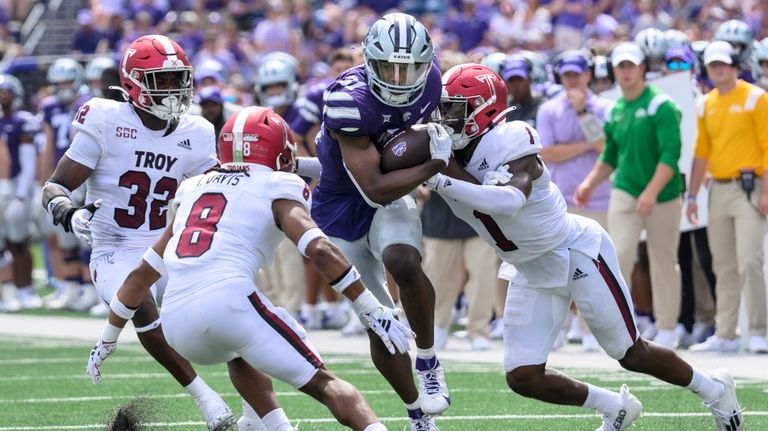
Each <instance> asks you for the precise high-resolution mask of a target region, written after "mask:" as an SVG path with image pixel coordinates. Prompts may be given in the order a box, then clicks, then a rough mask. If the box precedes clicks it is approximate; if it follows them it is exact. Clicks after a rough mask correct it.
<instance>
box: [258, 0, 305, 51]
mask: <svg viewBox="0 0 768 431" xmlns="http://www.w3.org/2000/svg"><path fill="white" fill-rule="evenodd" d="M252 39H253V44H254V47H255V48H256V52H258V53H260V54H262V55H264V54H267V53H270V52H273V51H283V52H287V53H289V54H292V55H296V54H297V53H298V48H299V39H300V35H299V34H298V33H297V32H296V31H294V30H293V25H292V23H291V16H290V14H289V11H288V9H287V5H286V4H285V3H284V2H282V1H277V0H271V1H270V2H269V4H268V5H267V11H266V18H265V19H263V20H262V21H260V22H259V23H258V24H257V25H256V27H255V28H254V29H253V35H252Z"/></svg>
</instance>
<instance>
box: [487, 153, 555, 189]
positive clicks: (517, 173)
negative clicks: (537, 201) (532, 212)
mask: <svg viewBox="0 0 768 431" xmlns="http://www.w3.org/2000/svg"><path fill="white" fill-rule="evenodd" d="M505 165H506V166H507V171H508V172H509V173H510V174H512V178H511V179H510V180H509V181H508V182H507V183H504V184H497V185H499V186H512V187H514V188H516V189H518V190H520V191H521V192H523V194H525V197H526V198H527V197H528V196H530V195H531V191H532V190H533V180H535V179H536V178H538V177H539V176H541V174H542V172H543V169H544V167H543V165H542V164H541V161H540V160H539V156H538V155H537V154H531V155H528V156H525V157H521V158H519V159H517V160H512V161H509V162H507V163H504V164H502V166H505Z"/></svg>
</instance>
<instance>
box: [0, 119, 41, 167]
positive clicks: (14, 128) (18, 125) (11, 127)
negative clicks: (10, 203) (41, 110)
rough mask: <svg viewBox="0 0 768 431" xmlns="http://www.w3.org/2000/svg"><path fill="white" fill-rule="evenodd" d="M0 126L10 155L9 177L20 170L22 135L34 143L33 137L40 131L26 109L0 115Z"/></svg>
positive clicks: (30, 142) (27, 140) (36, 122)
mask: <svg viewBox="0 0 768 431" xmlns="http://www.w3.org/2000/svg"><path fill="white" fill-rule="evenodd" d="M0 127H2V137H3V139H4V140H5V142H6V143H7V144H8V153H9V155H10V157H11V178H15V177H16V175H18V174H19V172H21V162H20V161H19V146H21V141H22V137H25V136H26V139H24V140H25V141H26V142H27V143H29V144H31V145H34V142H33V139H34V136H35V134H36V133H38V132H39V131H40V127H39V124H38V121H37V119H36V118H35V116H34V115H32V114H30V113H29V112H27V111H15V112H12V113H11V115H8V116H3V117H0Z"/></svg>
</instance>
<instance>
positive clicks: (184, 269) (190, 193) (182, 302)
mask: <svg viewBox="0 0 768 431" xmlns="http://www.w3.org/2000/svg"><path fill="white" fill-rule="evenodd" d="M291 140H292V138H290V132H289V130H288V126H287V124H286V122H285V120H283V119H282V118H281V117H280V116H279V115H277V114H276V113H275V112H274V111H272V110H271V109H269V108H263V107H249V108H245V109H243V110H241V111H239V112H238V113H237V114H235V115H234V116H233V117H232V118H230V119H229V120H228V121H227V123H226V124H225V125H224V128H223V129H222V132H221V134H220V137H219V157H220V160H221V162H222V168H221V169H217V170H212V171H210V172H208V173H206V174H204V175H200V176H197V177H194V178H190V179H188V180H186V181H184V182H183V183H182V185H181V186H180V187H179V190H178V193H177V194H176V197H175V198H174V201H173V203H172V204H171V206H172V210H171V212H172V215H171V218H172V220H173V221H172V222H171V224H170V225H169V226H168V228H167V229H166V231H165V234H164V235H163V236H162V237H161V238H160V240H158V242H157V243H155V245H154V247H153V248H150V249H149V250H147V252H146V254H145V255H144V257H143V261H142V262H141V264H140V265H139V266H138V268H137V269H135V270H134V271H133V272H132V273H131V274H130V275H129V276H128V278H127V279H126V282H125V283H124V284H123V286H122V287H121V288H120V290H119V291H118V293H117V295H116V296H115V299H113V302H112V312H111V313H110V316H109V321H108V322H107V324H106V326H105V328H104V331H103V333H102V336H101V339H100V341H99V345H100V346H101V348H102V349H104V352H105V353H107V354H108V353H109V352H110V351H111V350H114V346H115V343H116V341H117V336H118V334H119V332H120V331H121V330H122V327H123V326H124V325H125V322H126V320H127V319H128V318H129V317H130V314H131V312H132V310H133V309H134V308H135V307H136V306H138V305H139V304H140V303H141V299H142V298H143V297H144V295H145V294H146V292H147V291H148V290H149V288H150V286H151V284H152V283H154V282H156V281H157V280H159V279H160V277H161V276H163V275H165V274H167V275H168V287H167V289H166V292H165V298H164V304H163V309H162V312H161V316H162V319H163V326H164V327H165V334H166V336H167V337H168V342H169V343H170V344H171V346H173V347H174V348H175V349H176V350H177V351H178V352H179V353H181V354H182V355H183V356H184V357H186V358H188V359H189V360H191V361H193V362H196V363H201V364H215V363H221V362H227V363H229V365H230V368H232V367H233V366H235V364H237V366H241V367H246V368H250V367H253V368H255V369H258V370H260V371H263V372H265V373H267V374H269V375H271V376H273V377H276V378H279V379H280V380H282V381H284V382H286V383H289V384H290V385H292V386H293V387H295V388H298V389H300V390H301V391H302V392H305V393H306V394H308V395H310V396H312V397H314V398H316V399H317V400H318V401H320V402H322V403H323V404H325V405H326V406H327V407H328V408H329V410H330V411H331V412H332V413H333V415H334V416H335V417H336V419H337V420H338V421H339V422H340V423H341V424H343V425H346V426H348V427H350V428H352V429H354V430H356V431H363V430H364V431H379V430H386V428H385V427H384V426H383V425H382V424H381V423H380V422H379V421H378V419H377V418H376V415H375V414H374V413H373V411H372V410H371V409H370V407H369V406H368V404H367V402H366V401H365V399H364V398H363V396H362V395H361V394H360V392H359V391H358V390H357V389H356V388H355V387H354V386H352V385H350V384H349V383H347V382H345V381H343V380H341V379H339V378H337V377H336V376H334V375H333V374H331V373H330V372H329V371H328V370H327V369H326V368H325V366H324V364H323V361H322V359H321V358H320V356H319V355H318V353H317V352H316V351H315V349H314V348H313V347H312V346H311V345H310V344H308V343H307V341H306V333H305V332H304V330H303V329H302V328H301V326H299V325H298V324H297V322H296V321H295V320H294V319H293V318H292V317H291V316H290V315H289V314H288V312H287V311H286V310H285V309H282V308H278V307H275V306H274V305H272V303H271V302H270V301H269V300H268V299H267V298H266V297H264V295H263V294H262V293H261V292H260V291H259V289H258V287H257V286H256V285H255V284H254V281H253V274H255V273H256V271H258V270H259V268H260V267H262V266H265V265H268V264H269V261H270V260H272V258H273V257H274V255H275V248H276V247H277V245H278V244H279V243H280V241H282V239H283V238H284V237H286V236H287V237H288V238H289V239H290V240H291V241H292V242H293V243H294V244H296V245H297V247H298V250H299V251H300V252H301V253H302V254H303V255H304V256H306V257H308V258H309V259H311V260H312V262H313V263H314V264H315V265H316V267H317V269H318V271H319V272H320V274H321V275H322V277H323V278H324V279H325V280H326V281H327V282H328V283H330V285H331V287H332V288H333V289H334V290H336V291H337V292H339V293H341V294H343V295H345V296H346V297H347V298H349V300H350V301H352V303H353V307H354V309H355V311H356V312H357V314H358V315H359V318H360V319H361V320H362V321H364V322H365V324H367V325H368V326H369V327H370V328H371V329H372V330H373V331H374V332H375V333H376V334H377V335H378V336H379V337H380V338H381V340H382V341H383V342H384V344H385V345H386V346H387V348H388V350H389V352H390V353H391V354H394V353H395V352H400V353H403V352H405V351H407V350H408V349H409V344H408V338H410V337H412V336H413V334H412V333H411V332H410V330H408V329H406V328H405V326H403V325H402V324H401V323H400V322H399V321H398V320H397V319H396V317H395V316H396V314H397V312H398V311H397V310H395V309H390V308H387V307H386V306H383V305H382V304H381V303H380V302H379V301H378V300H377V299H376V297H375V296H374V295H373V293H371V291H369V290H368V289H366V288H365V286H364V285H363V283H362V281H361V280H360V274H359V273H358V272H357V270H356V269H355V267H354V266H353V265H351V264H350V263H349V261H348V260H347V258H346V257H345V256H344V254H343V253H342V252H341V250H340V249H339V248H338V247H337V246H335V245H334V244H333V243H332V242H331V241H329V240H328V238H327V237H326V236H325V234H324V233H323V232H322V231H321V230H320V229H319V228H318V227H317V225H316V224H315V222H314V221H312V219H311V218H310V216H309V209H310V198H311V194H310V191H309V187H308V186H307V184H306V183H305V182H304V181H303V180H302V179H301V178H300V177H299V176H298V175H295V174H292V173H288V172H280V171H281V170H282V169H291V168H292V164H293V160H294V151H295V148H296V147H295V145H294V144H293V143H291V142H290V141H291ZM173 213H175V215H174V214H173ZM161 256H162V257H161ZM116 305H117V306H116ZM123 312H127V314H123ZM108 346H111V347H109V348H107V347H108ZM105 358H106V355H105V356H104V357H103V358H101V359H102V360H103V359H105ZM231 377H232V383H233V384H234V385H235V387H236V388H237V389H238V390H239V391H240V392H241V394H242V395H243V397H244V398H245V399H247V400H248V401H251V400H250V399H248V394H247V393H244V392H243V391H242V389H243V387H244V384H245V383H246V382H243V381H242V380H241V379H240V378H239V376H237V375H231ZM264 419H265V423H266V419H267V418H264ZM240 429H241V430H244V429H245V428H244V427H241V428H240Z"/></svg>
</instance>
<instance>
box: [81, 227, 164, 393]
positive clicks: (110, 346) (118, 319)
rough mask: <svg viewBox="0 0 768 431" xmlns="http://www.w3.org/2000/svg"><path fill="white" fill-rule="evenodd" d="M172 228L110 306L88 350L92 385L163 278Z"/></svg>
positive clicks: (97, 380)
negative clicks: (97, 338)
mask: <svg viewBox="0 0 768 431" xmlns="http://www.w3.org/2000/svg"><path fill="white" fill-rule="evenodd" d="M172 225H173V223H172V222H169V224H168V226H167V227H166V229H165V232H163V236H161V237H160V239H159V240H158V241H157V242H156V243H155V245H154V246H152V248H150V249H148V250H147V252H146V253H144V257H143V258H142V260H141V262H140V263H139V266H137V267H136V268H135V269H134V270H133V271H131V273H130V274H128V277H127V278H126V279H125V281H124V282H123V285H122V286H120V289H119V290H118V291H117V293H115V296H114V297H113V298H112V300H111V301H110V303H109V317H108V318H107V322H106V324H105V325H104V329H103V330H102V331H101V337H99V341H97V342H96V345H95V346H94V347H93V349H91V355H90V357H89V358H88V365H87V367H86V369H85V370H86V373H87V374H88V375H89V376H91V380H92V381H93V383H94V384H96V383H99V382H100V381H101V364H102V363H103V362H104V361H105V360H106V359H107V358H108V357H109V356H110V355H111V354H112V352H114V351H115V350H116V349H117V339H118V338H119V337H120V333H121V332H122V330H123V328H125V324H126V322H128V320H130V319H131V318H133V315H134V314H135V313H136V310H137V309H138V308H139V306H141V303H142V302H143V301H144V299H145V298H146V296H147V292H149V289H150V287H152V285H153V284H154V283H155V282H156V281H157V280H158V279H159V278H160V277H161V276H162V275H163V274H165V265H164V264H163V258H162V255H163V252H164V251H165V246H166V245H167V244H168V241H169V240H170V239H171V236H172V234H173V230H172V228H171V226H172Z"/></svg>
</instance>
